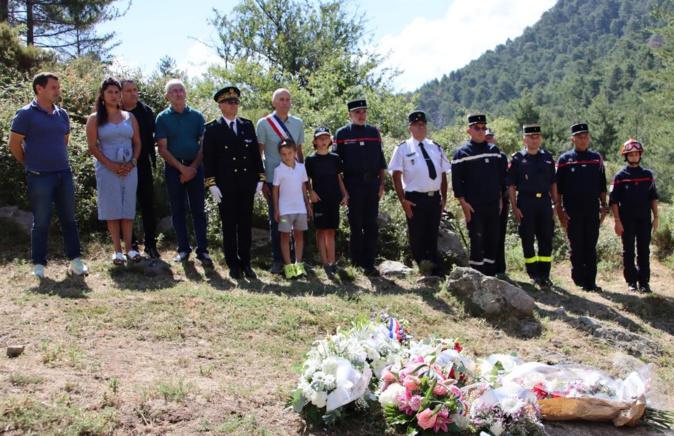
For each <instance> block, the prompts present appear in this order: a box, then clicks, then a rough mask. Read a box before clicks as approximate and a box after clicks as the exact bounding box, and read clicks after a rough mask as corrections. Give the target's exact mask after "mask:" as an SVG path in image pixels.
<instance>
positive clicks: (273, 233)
mask: <svg viewBox="0 0 674 436" xmlns="http://www.w3.org/2000/svg"><path fill="white" fill-rule="evenodd" d="M267 186H269V192H270V195H269V200H268V201H267V206H269V239H270V240H271V255H272V260H273V261H274V262H280V263H283V256H282V255H281V236H280V235H279V232H278V223H277V222H276V220H275V219H274V201H273V199H272V198H273V196H272V195H271V193H272V192H273V191H274V185H273V184H272V183H267Z"/></svg>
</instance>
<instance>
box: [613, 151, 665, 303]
mask: <svg viewBox="0 0 674 436" xmlns="http://www.w3.org/2000/svg"><path fill="white" fill-rule="evenodd" d="M643 152H644V147H643V146H642V145H641V143H639V142H638V141H637V140H635V139H632V138H630V139H628V140H627V142H625V143H624V144H623V146H622V147H621V150H620V154H621V155H622V156H623V157H624V158H625V162H627V165H626V166H625V167H624V168H623V169H621V170H620V171H618V173H616V175H615V176H614V177H613V189H612V190H611V195H610V204H611V209H612V210H613V216H614V217H615V232H616V234H617V235H618V236H620V237H621V238H622V243H623V275H624V276H625V281H626V282H627V286H628V289H629V290H630V291H633V292H636V291H639V290H640V291H642V292H651V288H650V286H649V284H648V282H649V279H650V262H649V256H650V249H649V245H650V243H651V229H652V230H653V231H655V230H657V228H658V193H657V191H656V189H655V178H654V177H653V172H652V171H651V170H648V169H645V168H642V167H641V155H642V154H643ZM651 213H652V214H653V222H652V223H651ZM635 240H636V247H637V250H636V255H637V266H636V267H635V265H634V243H635Z"/></svg>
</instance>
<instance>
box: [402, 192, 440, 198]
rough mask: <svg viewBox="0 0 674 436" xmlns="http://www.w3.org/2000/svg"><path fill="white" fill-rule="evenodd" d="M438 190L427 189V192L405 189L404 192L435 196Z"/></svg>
mask: <svg viewBox="0 0 674 436" xmlns="http://www.w3.org/2000/svg"><path fill="white" fill-rule="evenodd" d="M439 193H440V191H428V192H419V191H405V194H412V195H427V196H429V197H435V196H436V195H438V194H439Z"/></svg>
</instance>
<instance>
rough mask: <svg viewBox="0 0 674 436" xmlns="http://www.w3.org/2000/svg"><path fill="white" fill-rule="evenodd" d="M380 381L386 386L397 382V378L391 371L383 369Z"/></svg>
mask: <svg viewBox="0 0 674 436" xmlns="http://www.w3.org/2000/svg"><path fill="white" fill-rule="evenodd" d="M381 379H382V380H383V381H384V383H386V384H391V383H395V382H397V381H398V377H396V376H395V374H393V373H392V372H391V371H389V370H388V369H385V370H384V372H382V374H381Z"/></svg>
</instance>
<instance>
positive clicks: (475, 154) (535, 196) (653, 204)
mask: <svg viewBox="0 0 674 436" xmlns="http://www.w3.org/2000/svg"><path fill="white" fill-rule="evenodd" d="M467 132H468V134H469V136H470V140H469V141H468V142H466V144H464V145H462V146H461V147H460V148H459V149H458V150H457V151H456V153H455V154H454V157H453V160H452V162H451V164H452V165H451V171H452V187H453V189H454V194H455V196H456V197H457V198H458V200H459V202H460V204H461V208H462V210H463V214H464V217H465V220H466V223H467V227H468V231H469V235H470V245H471V250H470V260H469V263H470V265H471V266H472V267H473V268H475V269H477V270H479V271H481V272H483V273H484V274H487V275H495V274H497V273H499V272H503V270H501V269H500V268H501V266H499V263H500V262H499V258H500V259H501V262H502V261H503V236H504V234H503V224H504V223H503V216H504V213H503V212H504V210H507V209H506V208H507V203H506V202H505V201H506V200H505V198H504V196H503V192H504V190H506V189H507V193H508V195H507V199H508V201H509V203H510V207H511V209H512V212H513V215H514V218H515V220H516V221H517V223H518V233H519V235H520V238H521V241H522V251H523V254H524V264H525V268H526V272H527V274H528V275H529V276H530V277H531V279H532V280H533V281H534V283H536V284H537V285H539V286H541V287H549V286H552V282H551V281H550V269H551V262H552V240H553V235H554V211H556V213H557V216H558V219H559V222H560V224H561V226H562V227H563V228H564V230H565V231H566V235H567V238H568V241H569V248H570V257H571V278H572V280H573V282H574V283H575V284H576V285H577V286H579V287H580V288H582V289H583V290H586V291H595V292H599V291H601V288H600V287H599V286H597V283H596V276H597V262H598V259H597V241H598V238H599V227H600V225H601V223H602V222H603V220H604V218H605V216H606V214H607V213H608V212H609V202H610V206H611V208H612V209H613V215H614V218H615V231H616V234H618V235H619V236H621V238H622V243H623V266H624V268H623V270H624V276H625V280H626V282H627V284H628V289H629V290H630V291H643V292H650V291H651V289H650V285H649V280H650V264H649V254H650V253H649V245H650V238H651V232H652V230H655V229H657V226H658V205H657V198H658V196H657V191H656V188H655V178H654V176H653V173H652V172H651V171H650V170H647V169H643V168H641V166H640V163H641V156H642V154H643V152H644V148H643V146H642V144H641V143H639V142H638V141H637V140H635V139H633V138H630V139H629V140H627V141H626V142H625V143H624V144H623V146H622V147H621V150H620V153H621V155H622V156H623V157H624V159H625V162H626V163H627V165H626V166H625V168H623V169H622V170H621V171H620V172H618V173H617V174H616V175H615V177H614V179H613V183H612V185H613V189H612V190H611V194H610V197H608V198H607V183H606V175H605V169H604V162H603V159H602V157H601V155H600V154H599V153H597V152H595V151H593V150H590V149H589V145H590V139H591V138H590V132H589V127H588V125H587V124H585V123H577V124H574V125H572V126H571V128H570V134H571V136H570V139H571V143H572V144H573V149H572V150H569V151H566V152H564V153H562V155H561V156H560V157H559V159H558V160H557V162H555V160H554V158H553V157H552V155H551V154H550V153H549V152H547V151H545V150H543V149H542V148H541V145H542V135H541V127H540V126H539V125H538V124H529V125H524V126H522V140H523V143H524V148H523V149H522V150H521V151H518V152H516V153H514V154H513V155H512V157H511V159H510V161H509V162H508V159H507V157H506V156H505V154H503V153H502V152H501V151H500V150H499V149H498V147H497V146H496V145H495V144H494V143H493V132H491V131H489V129H488V128H487V120H486V117H485V116H484V115H482V114H475V115H469V116H468V131H467ZM487 134H492V135H491V136H492V138H491V141H492V142H490V141H489V139H490V138H488V136H487ZM506 216H507V213H506ZM651 217H652V218H651ZM624 223H628V224H627V226H625V224H624ZM635 242H636V246H637V256H636V261H637V263H636V265H635V250H634V247H635Z"/></svg>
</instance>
